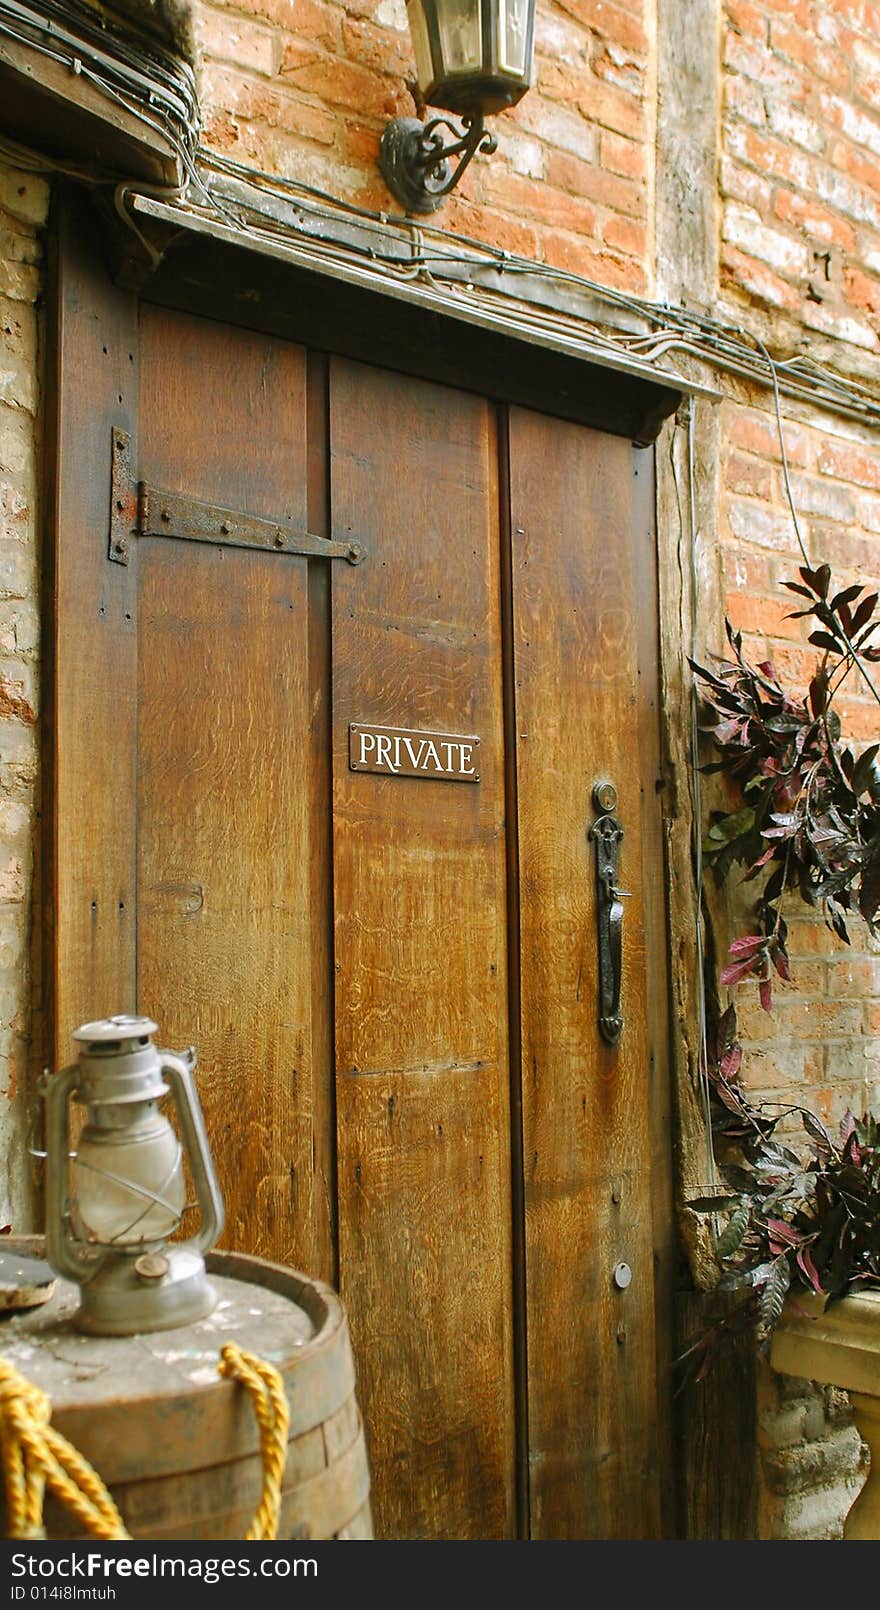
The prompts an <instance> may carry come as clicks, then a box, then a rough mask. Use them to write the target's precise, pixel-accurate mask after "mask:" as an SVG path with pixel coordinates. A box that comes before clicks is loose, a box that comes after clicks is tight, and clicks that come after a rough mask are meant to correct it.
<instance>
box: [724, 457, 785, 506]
mask: <svg viewBox="0 0 880 1610" xmlns="http://www.w3.org/2000/svg"><path fill="white" fill-rule="evenodd" d="M724 485H725V486H726V487H727V489H728V491H730V492H743V493H745V494H746V496H748V497H753V498H762V499H764V500H765V501H768V502H769V500H770V498H771V497H772V495H773V471H772V469H771V468H770V465H769V464H765V463H762V461H761V460H760V459H757V458H752V457H747V456H745V455H744V454H742V453H730V454H728V456H727V458H726V459H725V462H724Z"/></svg>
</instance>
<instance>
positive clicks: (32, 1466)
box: [0, 1342, 290, 1542]
mask: <svg viewBox="0 0 880 1610" xmlns="http://www.w3.org/2000/svg"><path fill="white" fill-rule="evenodd" d="M220 1356H221V1362H220V1364H219V1366H218V1368H219V1371H220V1374H221V1375H223V1376H227V1377H231V1378H232V1379H233V1380H236V1381H240V1382H241V1384H242V1385H243V1386H245V1387H246V1388H247V1390H248V1392H249V1393H250V1395H251V1398H252V1400H253V1405H254V1412H255V1413H256V1416H257V1421H258V1423H259V1428H260V1449H261V1452H262V1456H263V1494H262V1497H261V1499H260V1505H259V1508H258V1510H257V1513H256V1515H255V1516H254V1519H253V1521H252V1523H251V1526H250V1529H249V1530H248V1532H247V1533H246V1539H247V1540H248V1541H257V1542H265V1541H270V1540H271V1539H274V1538H276V1537H277V1535H278V1515H279V1511H280V1508H281V1480H282V1477H283V1475H284V1465H285V1460H286V1458H287V1431H288V1426H289V1423H290V1413H289V1410H288V1406H287V1398H286V1397H285V1394H284V1382H283V1381H282V1378H281V1376H280V1374H279V1372H278V1371H277V1370H276V1369H275V1368H274V1367H273V1366H272V1365H271V1364H265V1363H263V1361H262V1360H261V1359H258V1358H255V1357H254V1355H253V1354H252V1353H245V1352H243V1351H242V1349H241V1348H240V1347H236V1346H235V1343H234V1342H227V1343H226V1345H225V1346H224V1347H223V1348H222V1350H221V1355H220ZM51 1414H52V1404H51V1402H50V1400H49V1398H48V1397H47V1395H46V1393H45V1392H42V1391H41V1390H40V1388H39V1387H37V1386H34V1384H33V1382H32V1381H29V1380H27V1378H26V1377H25V1376H24V1375H21V1374H20V1373H19V1371H18V1370H17V1369H15V1367H14V1366H13V1365H12V1364H10V1363H8V1362H7V1360H6V1359H3V1358H0V1468H2V1472H3V1481H4V1485H5V1488H6V1509H7V1520H8V1533H7V1535H8V1536H9V1537H10V1538H39V1537H45V1535H46V1533H45V1530H44V1528H43V1499H44V1496H45V1490H46V1488H47V1487H48V1488H49V1490H50V1491H51V1492H53V1493H54V1494H55V1496H56V1497H57V1498H59V1499H60V1500H61V1502H62V1503H63V1504H66V1506H67V1508H68V1509H70V1510H72V1512H73V1514H74V1515H75V1516H76V1517H77V1519H78V1520H79V1521H81V1522H82V1525H83V1527H84V1528H85V1531H86V1533H87V1534H88V1535H89V1536H90V1537H99V1538H105V1539H107V1540H117V1539H125V1540H129V1533H128V1532H127V1531H126V1530H125V1527H124V1525H123V1523H122V1517H121V1515H120V1513H119V1511H118V1509H117V1508H116V1505H115V1504H114V1502H113V1499H112V1498H111V1497H110V1494H109V1493H108V1491H107V1489H106V1487H105V1486H104V1483H103V1482H102V1480H101V1478H100V1476H99V1475H98V1473H97V1471H96V1470H94V1469H93V1468H92V1466H91V1465H90V1464H89V1462H88V1460H86V1459H84V1458H83V1457H82V1454H80V1453H77V1450H76V1449H75V1448H74V1447H73V1446H72V1444H71V1443H69V1442H68V1441H67V1440H66V1438H65V1437H62V1436H61V1434H60V1432H58V1431H56V1430H55V1429H54V1427H53V1426H51V1425H50V1424H49V1420H50V1417H51Z"/></svg>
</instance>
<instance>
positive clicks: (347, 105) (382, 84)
mask: <svg viewBox="0 0 880 1610" xmlns="http://www.w3.org/2000/svg"><path fill="white" fill-rule="evenodd" d="M280 74H281V77H282V78H284V79H285V80H286V81H287V82H288V83H289V84H291V85H295V86H296V87H297V89H301V90H307V91H308V92H309V94H312V95H317V96H320V97H321V99H322V100H323V101H324V102H325V103H326V104H327V105H328V106H339V107H342V108H344V109H345V110H346V111H347V112H351V111H357V112H362V113H364V114H366V115H367V116H369V117H377V118H391V117H396V116H398V115H399V113H400V112H401V109H402V108H403V106H404V104H405V102H406V101H407V99H408V97H407V93H406V91H405V89H404V88H403V85H402V84H401V83H400V81H399V80H396V79H394V78H393V77H389V78H385V77H383V76H382V75H380V74H378V73H374V72H371V71H370V70H369V69H368V68H366V67H361V66H359V65H357V63H355V62H348V61H340V60H338V58H335V57H332V56H327V55H324V54H323V53H322V52H320V51H318V50H315V49H314V48H313V47H312V46H309V45H305V44H301V43H300V42H299V41H291V43H289V44H288V45H287V46H286V47H285V51H284V56H283V58H282V63H281V69H280Z"/></svg>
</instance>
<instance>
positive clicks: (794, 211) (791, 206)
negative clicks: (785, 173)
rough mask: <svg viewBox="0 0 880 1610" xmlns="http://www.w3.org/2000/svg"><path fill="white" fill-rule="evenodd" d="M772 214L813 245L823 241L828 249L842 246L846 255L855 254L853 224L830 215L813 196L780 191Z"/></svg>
mask: <svg viewBox="0 0 880 1610" xmlns="http://www.w3.org/2000/svg"><path fill="white" fill-rule="evenodd" d="M768 188H769V186H768ZM753 205H754V202H753ZM773 211H774V213H775V214H776V217H777V218H780V219H781V220H782V222H783V223H786V224H793V225H795V227H796V228H798V229H801V230H802V231H803V233H804V234H805V235H806V236H807V239H808V240H809V241H811V242H813V243H815V242H817V241H820V242H822V243H823V244H824V245H827V246H839V247H841V249H842V250H843V251H847V252H851V251H854V250H855V245H856V233H855V230H854V229H853V227H852V224H850V223H848V222H847V221H846V219H845V218H839V217H838V216H837V214H836V213H833V212H829V210H828V208H827V207H822V206H820V204H819V203H818V202H817V201H815V200H814V199H813V198H812V197H810V196H803V195H798V194H796V193H795V192H793V191H791V190H777V191H776V192H775V195H774V198H773Z"/></svg>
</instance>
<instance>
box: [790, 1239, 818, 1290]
mask: <svg viewBox="0 0 880 1610" xmlns="http://www.w3.org/2000/svg"><path fill="white" fill-rule="evenodd" d="M796 1257H797V1261H798V1264H799V1265H800V1267H801V1269H802V1270H803V1272H804V1274H805V1275H806V1277H807V1279H808V1280H809V1282H810V1285H811V1286H812V1288H813V1290H814V1291H815V1292H818V1294H819V1296H820V1297H822V1296H824V1292H823V1288H822V1282H821V1280H820V1278H819V1271H818V1269H817V1268H816V1265H815V1264H814V1262H813V1257H812V1253H811V1252H810V1249H809V1247H808V1246H806V1247H803V1246H802V1247H798V1250H797V1253H796Z"/></svg>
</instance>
